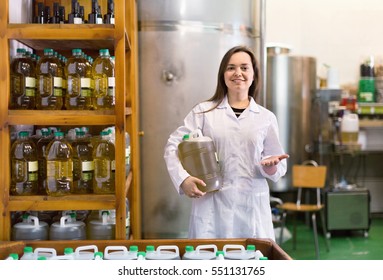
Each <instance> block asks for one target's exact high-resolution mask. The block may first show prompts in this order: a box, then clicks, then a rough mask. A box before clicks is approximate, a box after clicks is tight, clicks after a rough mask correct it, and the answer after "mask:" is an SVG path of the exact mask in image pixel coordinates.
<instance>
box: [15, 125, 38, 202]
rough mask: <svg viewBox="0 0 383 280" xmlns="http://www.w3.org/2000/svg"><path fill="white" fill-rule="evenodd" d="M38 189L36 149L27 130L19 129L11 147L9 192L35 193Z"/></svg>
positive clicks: (17, 193) (16, 193) (20, 193)
mask: <svg viewBox="0 0 383 280" xmlns="http://www.w3.org/2000/svg"><path fill="white" fill-rule="evenodd" d="M37 191H38V161H37V149H36V145H35V143H34V142H33V140H32V139H30V137H29V132H28V131H20V132H19V135H18V139H16V141H15V142H14V143H13V144H12V147H11V194H12V195H35V194H37Z"/></svg>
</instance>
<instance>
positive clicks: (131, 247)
mask: <svg viewBox="0 0 383 280" xmlns="http://www.w3.org/2000/svg"><path fill="white" fill-rule="evenodd" d="M129 251H131V252H137V251H138V247H137V246H135V245H132V246H130V247H129Z"/></svg>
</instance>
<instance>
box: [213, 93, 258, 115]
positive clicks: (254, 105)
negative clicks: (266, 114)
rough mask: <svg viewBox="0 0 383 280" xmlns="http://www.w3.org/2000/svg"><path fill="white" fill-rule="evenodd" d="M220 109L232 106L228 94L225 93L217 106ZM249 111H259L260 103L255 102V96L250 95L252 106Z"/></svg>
mask: <svg viewBox="0 0 383 280" xmlns="http://www.w3.org/2000/svg"><path fill="white" fill-rule="evenodd" d="M217 108H218V109H225V108H230V104H229V101H228V99H227V95H225V97H224V99H223V100H222V102H221V103H220V104H219V105H218V106H217ZM249 111H251V112H254V113H259V105H258V104H257V103H256V102H255V100H254V98H252V97H250V106H249Z"/></svg>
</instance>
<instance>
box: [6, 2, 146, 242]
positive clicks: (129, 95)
mask: <svg viewBox="0 0 383 280" xmlns="http://www.w3.org/2000/svg"><path fill="white" fill-rule="evenodd" d="M45 2H46V4H47V2H49V1H45ZM51 2H53V1H51ZM70 2H71V1H70V0H61V1H60V3H61V5H65V6H66V7H68V8H67V9H66V11H70V9H69V7H70ZM114 2H115V24H114V25H92V24H83V25H73V24H44V25H40V24H14V23H12V24H9V12H8V11H9V8H10V6H9V5H10V3H11V1H10V0H5V1H1V2H0V50H1V52H0V68H1V71H0V95H1V98H0V178H1V181H0V199H1V204H0V213H1V215H0V241H9V240H10V235H11V234H10V233H11V212H12V211H28V210H36V211H44V210H69V209H71V210H97V209H116V239H125V237H126V233H125V218H126V214H125V213H126V206H125V198H126V197H128V198H129V201H130V211H131V215H130V217H131V229H132V232H131V234H132V238H133V239H139V238H140V235H141V214H140V188H139V186H140V182H139V141H138V113H139V112H138V77H137V75H138V70H137V68H138V67H137V24H136V22H137V18H136V1H135V0H115V1H114ZM100 3H101V4H103V1H100ZM105 7H106V5H105ZM12 8H16V7H13V6H12ZM17 8H22V7H17ZM11 40H16V41H19V42H21V43H23V44H25V45H27V46H28V47H30V48H32V49H34V50H35V51H42V50H43V49H44V48H46V47H49V48H54V49H56V50H58V51H62V52H69V51H70V50H71V49H72V48H74V47H76V48H82V49H84V50H88V51H93V52H94V53H96V52H98V50H99V49H101V48H109V49H111V50H113V51H114V55H115V59H116V60H115V76H116V106H115V109H114V110H108V111H106V110H105V111H64V110H59V111H41V110H29V111H24V110H9V109H8V100H9V91H10V41H11ZM25 124H27V125H46V126H51V125H56V126H73V127H75V126H78V125H86V126H110V125H114V126H115V127H116V192H115V194H114V195H93V194H92V195H68V196H64V197H49V196H29V197H27V196H10V194H9V186H10V164H9V162H10V127H11V126H13V125H25ZM125 131H127V132H128V133H129V135H130V139H131V140H130V141H131V172H130V173H129V174H125V156H124V155H125Z"/></svg>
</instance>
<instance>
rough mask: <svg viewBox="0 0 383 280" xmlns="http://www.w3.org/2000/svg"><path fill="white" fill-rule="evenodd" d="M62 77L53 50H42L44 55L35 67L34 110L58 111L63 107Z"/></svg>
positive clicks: (61, 70) (60, 68) (59, 65)
mask: <svg viewBox="0 0 383 280" xmlns="http://www.w3.org/2000/svg"><path fill="white" fill-rule="evenodd" d="M63 77H64V72H63V68H62V65H61V62H60V61H59V60H58V59H57V58H56V57H55V56H54V52H53V49H44V55H43V56H42V57H41V58H40V60H39V61H38V63H37V66H36V108H37V109H39V110H60V109H62V107H63V90H62V84H63Z"/></svg>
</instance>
